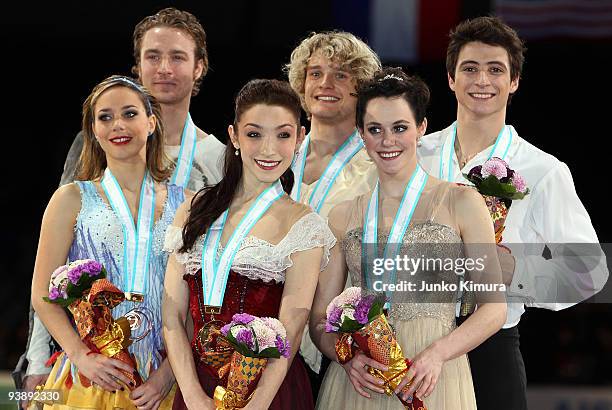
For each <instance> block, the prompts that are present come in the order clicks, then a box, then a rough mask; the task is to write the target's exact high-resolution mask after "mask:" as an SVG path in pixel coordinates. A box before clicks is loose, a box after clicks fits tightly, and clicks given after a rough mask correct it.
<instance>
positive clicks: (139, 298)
mask: <svg viewBox="0 0 612 410" xmlns="http://www.w3.org/2000/svg"><path fill="white" fill-rule="evenodd" d="M125 300H129V301H130V302H136V303H142V302H144V295H142V294H140V293H136V292H125Z"/></svg>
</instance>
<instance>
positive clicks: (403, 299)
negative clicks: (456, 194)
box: [341, 221, 464, 329]
mask: <svg viewBox="0 0 612 410" xmlns="http://www.w3.org/2000/svg"><path fill="white" fill-rule="evenodd" d="M362 235H363V228H361V227H359V228H355V229H352V230H350V231H349V232H348V233H347V234H346V236H345V237H344V238H343V240H342V244H341V245H342V247H343V250H344V253H345V255H346V263H347V267H348V270H349V274H350V277H351V281H352V284H353V286H361V284H362V281H363V276H362V272H361V261H362ZM388 236H389V234H388V232H384V233H380V234H379V235H378V244H379V246H381V247H382V246H384V244H386V243H387V238H388ZM461 244H462V241H461V237H460V236H459V235H458V234H457V232H456V231H455V230H454V229H453V228H451V227H449V226H446V225H442V224H439V223H436V222H433V221H425V222H416V223H411V224H410V225H409V227H408V230H407V231H406V234H405V236H404V240H403V244H402V246H401V251H400V254H401V255H407V256H408V257H412V258H421V259H422V260H431V261H433V260H438V259H441V260H448V258H451V259H458V258H462V257H463V255H464V252H463V247H462V246H461ZM432 265H433V264H432ZM404 277H405V276H404ZM401 278H402V275H401V274H400V275H398V280H401ZM410 281H412V282H414V283H417V284H418V286H420V283H421V282H423V281H425V282H427V283H442V282H444V283H446V284H451V283H452V284H456V285H457V286H458V285H459V281H460V276H459V275H457V274H456V273H455V271H452V270H436V269H435V268H430V269H418V270H416V271H415V272H414V275H410ZM456 300H457V294H456V292H437V291H434V292H420V291H415V292H406V291H404V292H401V293H398V292H396V293H393V296H392V298H391V308H390V312H389V319H390V321H391V322H392V323H393V322H397V321H407V320H412V319H415V318H418V317H433V318H436V319H438V320H440V321H441V322H442V323H443V324H444V326H445V327H447V328H448V329H453V328H454V327H455V309H456Z"/></svg>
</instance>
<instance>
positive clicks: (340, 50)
mask: <svg viewBox="0 0 612 410" xmlns="http://www.w3.org/2000/svg"><path fill="white" fill-rule="evenodd" d="M380 68H381V64H380V60H379V59H378V56H377V55H376V54H375V53H374V52H373V51H372V49H370V47H368V45H367V44H365V43H364V42H363V41H361V40H360V39H358V38H357V37H355V36H354V35H353V34H351V33H346V32H338V31H334V32H322V33H312V34H311V35H310V36H308V37H307V38H306V39H304V40H303V41H302V42H301V43H300V44H299V45H298V46H297V47H296V48H295V49H294V50H293V52H292V53H291V60H290V62H289V64H287V66H286V71H287V74H288V77H289V83H290V84H291V87H292V88H293V89H294V90H295V92H296V93H297V94H298V95H299V96H300V99H301V100H302V107H303V108H304V110H305V111H306V114H307V115H308V117H309V119H310V131H309V133H308V135H307V136H306V138H305V140H304V142H303V143H302V145H301V147H300V150H299V152H298V153H297V155H296V159H295V160H294V162H293V165H292V168H293V171H294V175H295V182H294V187H293V191H292V193H291V197H292V198H293V199H295V200H297V201H300V202H303V203H306V204H309V205H310V206H311V207H312V208H313V209H314V210H315V211H316V212H318V213H319V214H320V215H322V216H323V217H327V214H328V213H329V211H330V210H331V209H332V208H333V207H334V206H335V205H337V204H338V203H340V202H342V201H347V200H349V199H352V198H354V197H356V196H359V195H361V194H363V193H365V192H367V191H368V190H370V189H371V188H373V187H374V185H375V183H376V168H375V167H374V164H373V162H372V160H371V159H370V157H369V156H368V154H367V153H366V150H365V148H364V147H363V142H362V140H361V136H360V135H359V133H358V132H357V127H356V125H355V109H356V104H357V98H356V97H357V94H356V87H357V84H358V83H359V82H360V81H363V80H365V79H369V78H371V77H372V76H373V75H374V73H375V72H376V71H378V70H380ZM300 353H301V354H302V357H303V358H304V361H305V362H306V364H307V365H308V369H309V373H310V376H311V383H312V387H313V394H314V395H315V399H316V397H317V392H318V388H319V385H320V383H321V378H322V376H323V374H324V372H325V366H323V368H322V367H321V358H322V356H321V353H320V352H319V351H318V350H317V348H316V347H315V345H314V344H313V343H312V341H311V340H310V335H309V333H308V326H306V329H305V331H304V336H303V338H302V345H301V347H300Z"/></svg>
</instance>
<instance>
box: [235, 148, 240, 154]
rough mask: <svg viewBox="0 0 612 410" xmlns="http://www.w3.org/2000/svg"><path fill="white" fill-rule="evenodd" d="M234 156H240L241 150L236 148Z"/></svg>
mask: <svg viewBox="0 0 612 410" xmlns="http://www.w3.org/2000/svg"><path fill="white" fill-rule="evenodd" d="M234 155H236V156H238V155H240V148H236V151H235V152H234Z"/></svg>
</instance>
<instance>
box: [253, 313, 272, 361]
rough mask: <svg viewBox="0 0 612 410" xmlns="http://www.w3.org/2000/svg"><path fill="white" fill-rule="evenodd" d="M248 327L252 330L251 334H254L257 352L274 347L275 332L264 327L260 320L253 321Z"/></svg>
mask: <svg viewBox="0 0 612 410" xmlns="http://www.w3.org/2000/svg"><path fill="white" fill-rule="evenodd" d="M249 327H250V328H251V329H253V333H255V337H256V338H257V344H258V347H259V352H261V351H262V350H264V349H267V348H268V347H276V332H274V331H273V330H272V329H270V328H269V327H268V326H266V325H265V324H264V323H263V322H262V321H261V320H260V319H255V320H253V321H252V322H251V323H249ZM259 352H256V353H259Z"/></svg>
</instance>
